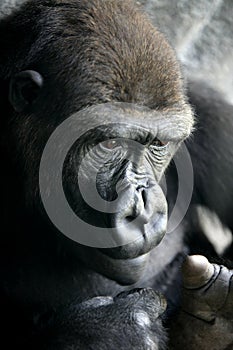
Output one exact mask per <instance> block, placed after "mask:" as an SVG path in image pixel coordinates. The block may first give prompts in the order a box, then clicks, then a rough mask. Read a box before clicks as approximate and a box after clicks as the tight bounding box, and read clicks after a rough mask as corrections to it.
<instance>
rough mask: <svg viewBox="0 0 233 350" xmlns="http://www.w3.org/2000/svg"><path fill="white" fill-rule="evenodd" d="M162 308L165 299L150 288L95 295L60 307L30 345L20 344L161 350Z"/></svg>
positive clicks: (62, 348) (60, 349) (99, 349)
mask: <svg viewBox="0 0 233 350" xmlns="http://www.w3.org/2000/svg"><path fill="white" fill-rule="evenodd" d="M165 308H166V302H165V299H164V298H163V297H162V296H161V295H159V294H157V293H155V292H154V291H153V290H152V289H134V290H132V291H130V292H122V293H120V294H118V295H117V296H116V297H114V298H113V297H95V298H93V299H90V300H87V301H85V302H83V303H81V304H72V305H70V306H69V307H68V308H66V309H65V310H64V311H62V310H60V312H59V313H58V316H55V319H54V320H53V321H52V322H51V321H50V323H51V324H50V325H47V327H46V328H45V329H44V330H41V332H40V333H39V334H37V335H36V336H35V337H34V338H33V339H32V340H31V344H27V345H25V344H23V345H24V348H25V347H26V348H27V347H28V348H30V347H31V346H33V349H38V350H39V349H46V350H47V349H50V350H52V349H54V350H65V349H73V350H76V349H77V350H78V349H86V350H91V349H95V350H105V349H106V350H108V349H111V350H115V349H119V350H130V349H135V350H142V349H154V350H155V349H159V350H162V349H165V341H166V332H165V331H164V329H163V327H162V322H161V319H160V315H161V314H162V313H163V312H164V310H165Z"/></svg>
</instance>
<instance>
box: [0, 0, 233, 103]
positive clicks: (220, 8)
mask: <svg viewBox="0 0 233 350" xmlns="http://www.w3.org/2000/svg"><path fill="white" fill-rule="evenodd" d="M25 1H27V0H0V16H4V15H6V14H8V13H10V11H12V9H13V8H15V7H16V6H20V4H22V3H23V2H25ZM35 1H36V0H35ZM106 1H107V0H106ZM137 2H138V3H141V4H142V6H143V8H144V9H145V11H146V12H147V13H148V14H149V16H150V18H151V19H152V21H153V23H154V24H155V25H156V26H157V27H158V28H159V29H160V30H161V31H162V32H163V33H165V35H166V36H167V38H168V39H169V41H170V43H171V44H172V45H173V47H174V48H175V49H176V51H177V54H178V57H179V59H180V60H181V61H182V63H183V65H184V69H185V72H186V75H187V76H188V77H191V78H192V79H204V80H207V81H208V83H209V84H210V85H211V86H213V87H215V88H216V89H217V90H218V91H219V92H220V93H221V94H223V96H224V97H225V98H226V100H227V101H228V102H230V103H233V1H232V0H200V1H196V0H139V1H137Z"/></svg>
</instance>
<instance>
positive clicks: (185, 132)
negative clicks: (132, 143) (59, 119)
mask: <svg viewBox="0 0 233 350" xmlns="http://www.w3.org/2000/svg"><path fill="white" fill-rule="evenodd" d="M193 122H194V120H193V114H192V110H191V108H190V107H189V105H185V106H182V108H181V109H173V110H171V109H169V110H168V111H166V110H164V111H159V110H157V111H156V110H151V109H149V108H147V107H144V106H138V105H134V104H130V103H121V102H115V103H106V104H99V105H96V106H92V107H89V108H85V109H83V110H81V111H79V112H77V113H74V114H73V115H72V116H71V117H69V118H68V119H66V120H65V121H64V122H63V123H64V124H63V123H62V124H63V125H66V128H67V129H68V130H73V131H75V129H78V132H79V134H80V135H81V134H84V133H85V132H86V131H89V130H91V129H94V130H98V131H99V132H100V133H105V134H106V133H107V134H108V135H109V137H126V138H131V136H132V139H134V138H135V135H137V136H139V137H140V134H141V135H142V138H144V139H145V136H147V137H149V138H150V137H151V138H152V139H153V138H154V137H156V136H158V135H159V136H160V137H163V139H164V140H169V141H174V142H179V141H182V140H184V139H185V138H186V137H188V136H189V134H190V133H191V131H192V127H193ZM62 124H61V126H60V127H61V129H62V128H63V126H62ZM116 125H117V127H116Z"/></svg>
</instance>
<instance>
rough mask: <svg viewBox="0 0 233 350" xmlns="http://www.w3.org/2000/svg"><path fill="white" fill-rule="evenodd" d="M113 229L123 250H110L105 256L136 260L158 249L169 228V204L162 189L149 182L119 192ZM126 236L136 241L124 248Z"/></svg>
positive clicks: (119, 248) (112, 223)
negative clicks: (155, 248)
mask: <svg viewBox="0 0 233 350" xmlns="http://www.w3.org/2000/svg"><path fill="white" fill-rule="evenodd" d="M111 227H114V229H115V232H116V241H117V242H118V245H119V246H118V247H117V248H112V249H106V250H105V253H107V254H108V255H110V256H112V257H114V258H118V259H128V258H134V257H137V256H139V255H142V254H145V253H147V252H148V251H150V250H151V249H152V248H154V247H155V246H156V245H158V244H159V243H160V241H161V239H162V238H163V236H164V234H165V232H166V228H167V203H166V199H165V197H164V194H163V192H162V190H161V188H160V187H159V185H158V184H157V183H155V182H153V183H151V184H150V183H149V182H148V181H145V182H144V183H140V184H139V185H138V184H137V185H133V184H131V185H129V186H128V187H127V188H124V190H122V191H121V192H120V193H119V192H118V201H117V210H116V213H115V214H113V215H112V216H111ZM125 235H127V237H131V238H132V239H131V240H130V243H128V244H121V242H123V241H125Z"/></svg>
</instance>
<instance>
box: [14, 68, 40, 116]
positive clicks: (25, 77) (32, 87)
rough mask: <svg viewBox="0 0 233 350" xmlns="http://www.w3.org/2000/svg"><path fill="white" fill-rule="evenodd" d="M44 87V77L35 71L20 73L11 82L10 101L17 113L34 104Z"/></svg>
mask: <svg viewBox="0 0 233 350" xmlns="http://www.w3.org/2000/svg"><path fill="white" fill-rule="evenodd" d="M42 86H43V77H42V76H41V75H40V73H38V72H35V71H33V70H26V71H23V72H20V73H18V74H17V75H15V76H14V77H13V78H11V81H10V89H9V101H10V103H11V104H12V106H13V108H14V109H15V110H16V111H17V112H23V111H24V110H25V109H26V108H27V107H29V106H30V105H32V104H33V102H34V101H35V100H36V98H37V97H38V95H39V91H40V89H41V88H42Z"/></svg>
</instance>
